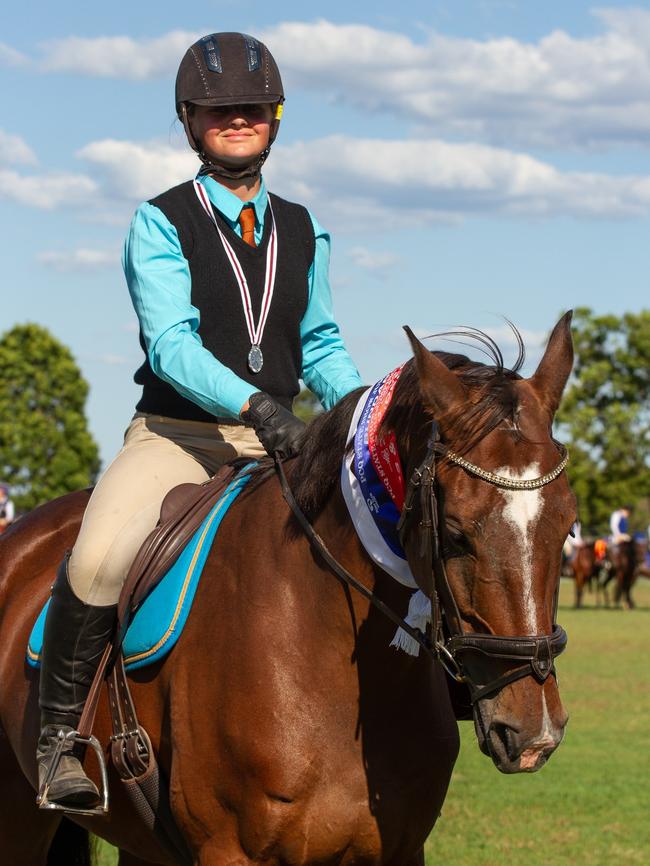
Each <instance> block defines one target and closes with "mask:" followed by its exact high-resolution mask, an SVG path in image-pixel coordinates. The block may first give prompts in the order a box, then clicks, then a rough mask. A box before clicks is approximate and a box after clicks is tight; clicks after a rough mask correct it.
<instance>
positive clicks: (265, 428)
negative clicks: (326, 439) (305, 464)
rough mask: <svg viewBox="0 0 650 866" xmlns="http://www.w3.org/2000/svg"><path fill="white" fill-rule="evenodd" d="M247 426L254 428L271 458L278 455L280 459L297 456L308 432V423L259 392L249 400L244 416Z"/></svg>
mask: <svg viewBox="0 0 650 866" xmlns="http://www.w3.org/2000/svg"><path fill="white" fill-rule="evenodd" d="M241 419H242V421H243V422H244V424H245V425H246V426H247V427H252V428H253V429H254V430H255V433H256V434H257V438H258V439H259V440H260V442H261V443H262V445H263V446H264V448H265V450H266V453H267V454H269V455H270V456H271V457H272V456H273V455H274V454H275V453H276V452H277V453H278V454H279V455H280V457H285V458H286V457H295V456H296V454H298V452H299V450H300V445H301V444H302V437H303V434H304V432H305V426H306V425H305V422H304V421H301V420H300V418H296V416H295V415H293V414H292V413H291V412H289V410H288V409H285V408H284V406H281V405H280V403H278V402H277V401H276V400H274V399H273V397H270V396H269V395H268V394H265V393H264V392H263V391H256V392H255V394H253V395H252V396H251V398H250V401H249V408H248V409H246V410H245V411H243V412H242V413H241Z"/></svg>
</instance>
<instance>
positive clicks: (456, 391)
mask: <svg viewBox="0 0 650 866" xmlns="http://www.w3.org/2000/svg"><path fill="white" fill-rule="evenodd" d="M404 330H405V331H406V336H407V337H408V338H409V341H410V343H411V348H412V349H413V356H414V358H415V368H416V370H417V373H418V379H419V382H420V393H421V394H422V401H423V402H424V405H425V406H426V407H427V409H431V410H432V411H433V414H434V415H442V414H443V413H445V412H447V411H448V410H449V409H450V408H451V407H452V406H453V405H454V404H456V403H459V402H460V401H461V400H464V399H465V389H464V388H463V386H462V385H461V384H460V382H459V381H458V379H457V378H456V376H454V374H453V373H452V372H451V371H450V370H449V369H448V368H447V367H446V366H445V365H444V364H443V363H442V361H440V360H439V359H438V358H436V356H435V355H432V354H431V352H429V350H428V349H427V348H426V347H425V346H423V345H422V343H421V342H420V341H419V340H418V338H417V337H416V336H415V334H414V333H413V331H412V330H411V329H410V328H409V326H408V325H404Z"/></svg>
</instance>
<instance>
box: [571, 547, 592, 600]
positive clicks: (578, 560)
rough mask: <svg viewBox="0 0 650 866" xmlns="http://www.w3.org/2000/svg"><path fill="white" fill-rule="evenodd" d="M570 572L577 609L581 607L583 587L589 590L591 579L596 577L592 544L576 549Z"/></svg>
mask: <svg viewBox="0 0 650 866" xmlns="http://www.w3.org/2000/svg"><path fill="white" fill-rule="evenodd" d="M571 571H572V572H573V578H574V580H575V603H574V607H576V608H578V607H582V597H583V595H584V591H585V587H587V588H589V589H591V581H592V578H593V577H595V576H596V572H597V564H596V556H595V553H594V544H593V542H589V541H587V542H585V543H584V544H581V545H580V546H579V547H576V550H575V555H574V557H573V559H572V560H571Z"/></svg>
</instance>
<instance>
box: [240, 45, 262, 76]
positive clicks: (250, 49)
mask: <svg viewBox="0 0 650 866" xmlns="http://www.w3.org/2000/svg"><path fill="white" fill-rule="evenodd" d="M244 43H245V45H246V57H247V58H248V71H249V72H255V70H257V69H260V68H261V66H262V48H261V45H260V43H259V42H258V41H257V39H253V37H252V36H244Z"/></svg>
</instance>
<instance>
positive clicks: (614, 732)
mask: <svg viewBox="0 0 650 866" xmlns="http://www.w3.org/2000/svg"><path fill="white" fill-rule="evenodd" d="M572 592H573V584H572V582H570V581H566V580H563V581H562V590H561V594H560V612H559V614H558V620H559V622H560V624H561V625H563V626H564V628H565V629H566V631H567V633H568V635H569V645H568V648H567V650H566V652H565V653H564V655H563V656H562V657H561V658H560V659H559V660H558V665H557V666H558V672H559V677H560V688H561V693H562V699H563V701H564V704H565V706H566V708H567V710H568V712H569V714H570V717H571V718H570V721H569V725H568V728H567V733H566V737H565V739H564V742H563V743H562V745H561V746H560V748H559V749H558V751H557V752H556V753H555V754H554V755H553V757H552V758H551V760H550V761H549V763H548V764H547V765H546V766H545V767H544V768H543V769H542V770H541V771H540V772H539V773H535V774H532V775H528V774H523V775H517V776H503V775H502V774H501V773H499V772H498V770H496V768H495V767H494V766H493V764H492V762H491V761H490V759H489V758H486V757H485V756H484V755H482V754H481V753H480V752H479V749H478V746H477V744H476V736H475V734H474V728H473V725H472V724H471V722H462V723H461V725H460V727H461V735H462V746H461V752H460V756H459V758H458V763H457V764H456V769H455V772H454V776H453V779H452V783H451V787H450V791H449V794H448V796H447V800H446V802H445V805H444V807H443V811H442V817H441V818H440V820H439V821H438V824H437V826H436V828H435V830H434V831H433V833H432V834H431V837H430V838H429V841H428V842H427V846H426V854H427V866H439V864H440V866H637V864H650V582H649V581H647V580H641V581H639V583H638V584H637V586H636V588H635V598H636V601H637V604H638V607H637V609H636V610H634V611H623V610H603V609H595V607H594V598H593V596H589V595H587V596H586V604H587V608H586V609H584V610H581V611H574V610H573V609H572V608H571V604H572V599H573V596H572ZM116 862H117V861H116V857H115V852H114V849H112V848H110V846H108V845H105V844H104V843H101V846H100V848H99V852H98V859H97V861H96V863H97V866H114V864H115V863H116Z"/></svg>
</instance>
